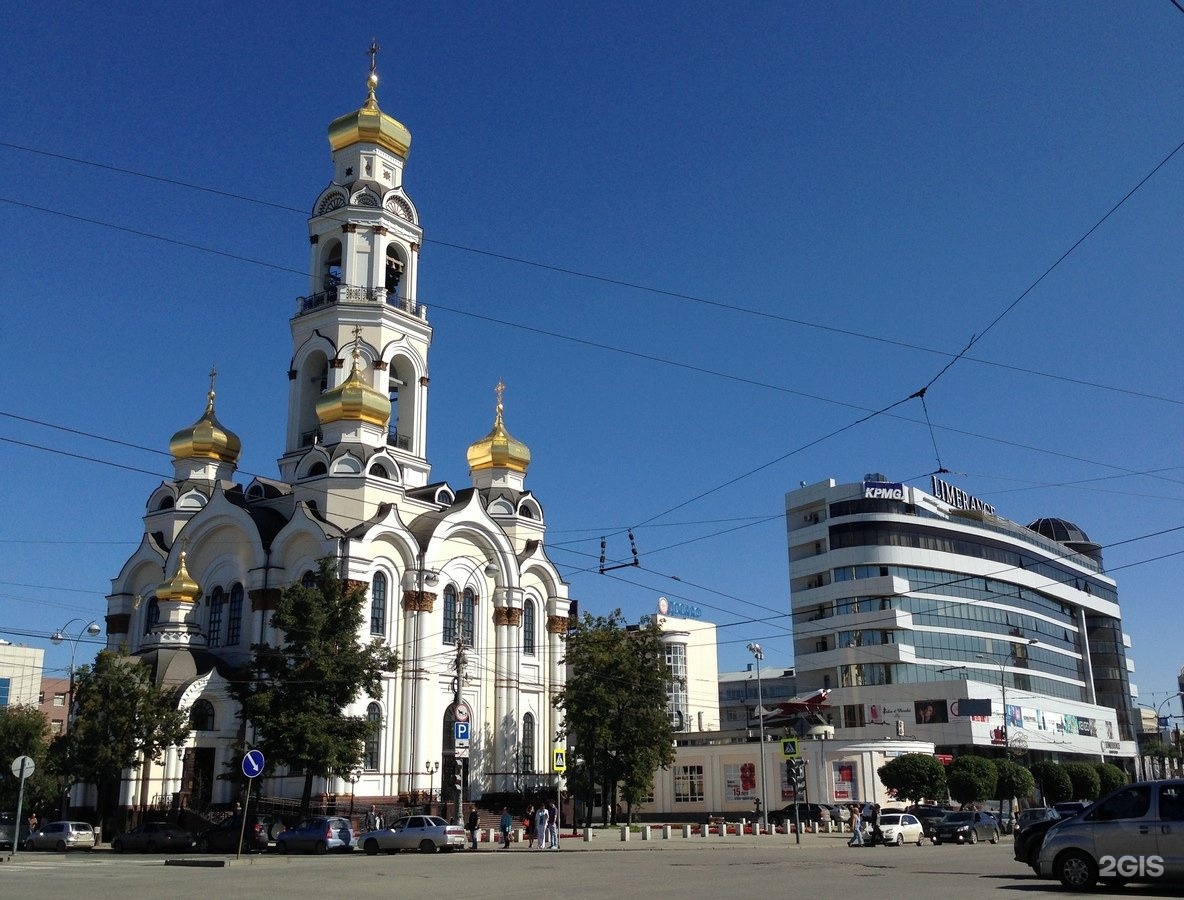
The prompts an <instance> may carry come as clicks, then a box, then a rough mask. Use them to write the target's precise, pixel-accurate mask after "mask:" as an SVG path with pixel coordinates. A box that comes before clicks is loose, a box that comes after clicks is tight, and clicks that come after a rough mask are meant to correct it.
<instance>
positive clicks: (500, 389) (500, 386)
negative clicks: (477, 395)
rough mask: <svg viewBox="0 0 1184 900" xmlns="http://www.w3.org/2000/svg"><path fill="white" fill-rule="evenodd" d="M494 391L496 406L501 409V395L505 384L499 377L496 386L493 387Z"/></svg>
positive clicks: (504, 389)
mask: <svg viewBox="0 0 1184 900" xmlns="http://www.w3.org/2000/svg"><path fill="white" fill-rule="evenodd" d="M494 391H495V392H496V393H497V408H498V409H501V408H502V395H503V394H504V393H505V392H506V386H505V385H504V384H502V381H501V379H500V378H499V379H498V382H497V387H495V388H494Z"/></svg>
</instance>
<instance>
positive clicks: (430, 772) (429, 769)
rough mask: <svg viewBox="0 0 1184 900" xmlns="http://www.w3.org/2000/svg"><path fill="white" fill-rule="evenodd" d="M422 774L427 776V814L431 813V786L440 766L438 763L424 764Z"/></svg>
mask: <svg viewBox="0 0 1184 900" xmlns="http://www.w3.org/2000/svg"><path fill="white" fill-rule="evenodd" d="M423 771H424V774H425V775H427V776H428V812H429V813H430V812H431V811H432V794H433V786H434V785H435V782H436V773H437V772H439V771H440V764H439V763H438V762H430V763H424V767H423Z"/></svg>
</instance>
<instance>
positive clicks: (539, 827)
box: [534, 805, 550, 850]
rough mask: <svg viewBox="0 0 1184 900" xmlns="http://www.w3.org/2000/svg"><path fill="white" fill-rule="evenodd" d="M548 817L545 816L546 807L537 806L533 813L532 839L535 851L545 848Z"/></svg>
mask: <svg viewBox="0 0 1184 900" xmlns="http://www.w3.org/2000/svg"><path fill="white" fill-rule="evenodd" d="M549 821H550V817H549V816H548V815H547V807H545V806H541V805H540V806H539V808H538V809H536V810H535V812H534V838H535V849H536V850H542V849H543V847H545V846H546V843H545V842H546V840H547V822H549Z"/></svg>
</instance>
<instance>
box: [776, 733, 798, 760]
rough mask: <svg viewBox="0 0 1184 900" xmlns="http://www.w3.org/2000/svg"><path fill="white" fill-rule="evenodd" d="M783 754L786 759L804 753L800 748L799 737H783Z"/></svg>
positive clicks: (795, 757)
mask: <svg viewBox="0 0 1184 900" xmlns="http://www.w3.org/2000/svg"><path fill="white" fill-rule="evenodd" d="M781 755H782V756H784V757H785V758H786V759H798V758H799V757H800V756H801V755H802V754H801V752H800V751H799V749H798V739H797V738H782V739H781Z"/></svg>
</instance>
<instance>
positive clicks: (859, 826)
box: [847, 803, 884, 847]
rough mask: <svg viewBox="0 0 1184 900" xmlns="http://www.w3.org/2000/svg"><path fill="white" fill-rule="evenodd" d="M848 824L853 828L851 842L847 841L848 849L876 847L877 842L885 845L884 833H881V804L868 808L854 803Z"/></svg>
mask: <svg viewBox="0 0 1184 900" xmlns="http://www.w3.org/2000/svg"><path fill="white" fill-rule="evenodd" d="M847 824H848V825H850V826H851V840H849V841H847V846H848V847H866V846H872V847H874V846H875V845H876V842H877V841H878V842H879V843H881V844H882V843H884V833H883V832H882V831H880V804H879V803H872V804H869V805H868V806H866V807H860V805H859V804H858V803H852V804H851V806H850V814H849V815H848V817H847ZM865 831H866V832H867V834H866V835H865V834H864V832H865Z"/></svg>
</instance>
